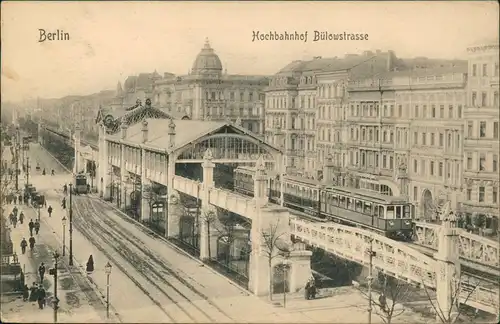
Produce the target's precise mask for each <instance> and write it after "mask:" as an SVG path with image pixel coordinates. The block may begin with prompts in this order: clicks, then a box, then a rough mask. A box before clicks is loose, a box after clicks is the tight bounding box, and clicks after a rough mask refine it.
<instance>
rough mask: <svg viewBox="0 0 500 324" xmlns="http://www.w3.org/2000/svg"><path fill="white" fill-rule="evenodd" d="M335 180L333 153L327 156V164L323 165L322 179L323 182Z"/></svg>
mask: <svg viewBox="0 0 500 324" xmlns="http://www.w3.org/2000/svg"><path fill="white" fill-rule="evenodd" d="M332 180H333V157H332V155H331V154H328V156H327V158H326V162H325V165H324V166H323V179H322V180H321V182H322V184H325V185H326V184H329V183H331V182H332Z"/></svg>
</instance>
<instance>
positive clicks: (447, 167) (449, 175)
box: [446, 162, 451, 179]
mask: <svg viewBox="0 0 500 324" xmlns="http://www.w3.org/2000/svg"><path fill="white" fill-rule="evenodd" d="M446 174H447V175H448V179H450V178H451V165H450V162H448V163H446Z"/></svg>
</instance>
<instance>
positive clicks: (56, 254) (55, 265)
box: [49, 251, 60, 323]
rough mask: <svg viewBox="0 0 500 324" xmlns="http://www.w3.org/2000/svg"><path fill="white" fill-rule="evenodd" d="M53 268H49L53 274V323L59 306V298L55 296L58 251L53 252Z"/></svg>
mask: <svg viewBox="0 0 500 324" xmlns="http://www.w3.org/2000/svg"><path fill="white" fill-rule="evenodd" d="M53 256H54V268H53V269H49V275H52V276H54V323H57V310H58V308H59V306H58V305H59V298H57V261H58V259H59V256H60V255H59V253H58V252H57V251H55V252H54V255H53Z"/></svg>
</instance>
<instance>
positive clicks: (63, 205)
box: [61, 197, 66, 209]
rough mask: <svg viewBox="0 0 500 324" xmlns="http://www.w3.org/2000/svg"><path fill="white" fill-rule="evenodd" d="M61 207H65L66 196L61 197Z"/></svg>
mask: <svg viewBox="0 0 500 324" xmlns="http://www.w3.org/2000/svg"><path fill="white" fill-rule="evenodd" d="M61 207H62V209H66V197H64V198H63V200H62V204H61Z"/></svg>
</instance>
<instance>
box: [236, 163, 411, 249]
mask: <svg viewBox="0 0 500 324" xmlns="http://www.w3.org/2000/svg"><path fill="white" fill-rule="evenodd" d="M254 173H255V169H254V168H252V167H238V168H237V169H235V172H234V190H235V191H236V192H239V193H241V194H244V195H247V196H253V187H254V182H253V174H254ZM282 180H283V181H284V183H283V200H284V202H283V205H284V206H285V207H288V208H290V209H293V210H296V211H298V212H301V213H305V214H307V216H308V217H309V218H312V219H313V220H317V221H333V222H337V223H340V224H345V225H350V226H356V227H359V228H363V229H367V230H370V231H374V232H377V233H378V234H382V235H385V236H386V237H389V238H392V239H399V240H410V239H411V236H412V233H413V218H414V217H413V215H414V214H415V206H413V205H412V204H411V203H409V202H407V201H406V200H405V199H404V198H400V197H393V196H387V195H382V194H380V193H377V192H373V191H369V190H364V189H356V188H348V187H339V186H331V185H322V184H321V183H320V182H319V181H317V180H311V179H304V178H300V177H294V176H289V175H287V176H284V177H283V179H282ZM268 191H269V194H268V196H269V200H270V201H271V202H273V203H276V204H278V203H279V201H280V195H281V179H280V176H279V175H273V174H271V175H270V178H269V189H268Z"/></svg>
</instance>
